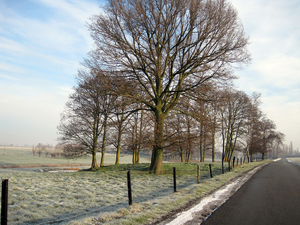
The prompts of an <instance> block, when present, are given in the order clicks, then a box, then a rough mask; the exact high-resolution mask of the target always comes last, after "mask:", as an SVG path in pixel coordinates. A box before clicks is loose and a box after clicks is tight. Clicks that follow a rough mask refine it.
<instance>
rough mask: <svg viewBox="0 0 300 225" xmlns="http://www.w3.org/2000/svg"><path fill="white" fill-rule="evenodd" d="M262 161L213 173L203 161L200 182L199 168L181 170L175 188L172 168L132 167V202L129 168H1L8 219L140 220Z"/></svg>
mask: <svg viewBox="0 0 300 225" xmlns="http://www.w3.org/2000/svg"><path fill="white" fill-rule="evenodd" d="M262 163H265V162H254V163H251V164H244V165H243V166H239V167H238V168H236V169H235V170H234V171H233V172H230V173H226V174H224V175H218V176H214V178H212V179H210V178H209V174H208V170H207V168H208V167H207V165H205V164H201V170H202V174H201V184H197V175H196V173H187V174H179V175H178V176H177V189H178V192H176V193H174V192H173V177H172V174H171V173H168V174H165V175H159V176H154V175H150V174H148V173H147V172H133V173H132V175H131V178H132V181H131V183H132V190H133V202H134V204H133V205H132V206H128V197H127V196H128V192H127V177H126V171H100V172H99V171H98V172H74V173H49V172H40V170H39V169H35V170H31V171H27V172H26V171H20V170H14V169H1V170H0V176H1V178H2V179H9V211H8V223H9V224H24V223H25V224H48V223H50V222H54V223H55V224H103V223H105V224H141V223H147V222H150V221H154V220H156V219H157V218H159V217H160V216H162V215H163V214H166V213H168V212H169V211H171V210H173V209H176V208H179V207H180V206H182V205H184V204H185V203H186V202H187V201H189V200H191V199H193V198H196V197H200V196H202V195H205V193H208V192H210V191H211V190H213V189H215V188H217V187H219V186H221V185H222V184H224V183H226V182H227V181H228V180H230V179H232V178H233V177H235V176H237V175H239V174H240V173H241V172H243V171H246V170H249V169H250V168H252V167H254V166H257V165H259V164H262ZM206 164H207V163H206ZM195 165H196V164H194V165H193V166H195ZM187 166H188V165H187ZM194 168H196V166H195V167H194ZM195 171H196V169H195ZM203 171H205V172H203Z"/></svg>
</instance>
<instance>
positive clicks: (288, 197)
mask: <svg viewBox="0 0 300 225" xmlns="http://www.w3.org/2000/svg"><path fill="white" fill-rule="evenodd" d="M186 224H199V223H196V220H195V221H189V222H187V223H186ZM201 224H202V225H219V224H230V225H235V224H239V225H240V224H243V225H248V224H251V225H252V224H264V225H268V224H270V225H276V224H280V225H281V224H288V225H293V224H300V166H297V165H294V164H292V163H289V162H287V160H286V159H282V160H279V161H277V162H273V163H270V164H268V165H266V166H265V167H263V168H262V169H261V170H260V171H258V172H257V173H256V174H254V175H253V176H252V177H251V178H250V179H249V180H248V181H247V182H246V183H245V184H244V185H243V186H242V187H241V188H240V189H239V190H238V191H237V192H236V193H235V194H234V195H232V196H231V197H230V199H229V200H228V201H226V202H225V203H224V204H223V205H222V206H221V207H219V208H218V209H217V210H216V211H215V212H213V213H212V215H211V216H209V217H208V219H207V220H206V221H205V222H203V223H201Z"/></svg>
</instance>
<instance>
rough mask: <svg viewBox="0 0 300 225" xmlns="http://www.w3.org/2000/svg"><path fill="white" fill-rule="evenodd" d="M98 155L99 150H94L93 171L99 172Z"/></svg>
mask: <svg viewBox="0 0 300 225" xmlns="http://www.w3.org/2000/svg"><path fill="white" fill-rule="evenodd" d="M96 154H97V149H93V151H92V165H91V170H97V169H98V168H99V166H98V164H97V158H96Z"/></svg>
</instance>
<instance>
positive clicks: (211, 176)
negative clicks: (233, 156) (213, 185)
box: [209, 164, 213, 178]
mask: <svg viewBox="0 0 300 225" xmlns="http://www.w3.org/2000/svg"><path fill="white" fill-rule="evenodd" d="M209 172H210V178H213V175H212V171H211V164H209Z"/></svg>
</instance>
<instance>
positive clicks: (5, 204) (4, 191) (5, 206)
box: [1, 179, 8, 225]
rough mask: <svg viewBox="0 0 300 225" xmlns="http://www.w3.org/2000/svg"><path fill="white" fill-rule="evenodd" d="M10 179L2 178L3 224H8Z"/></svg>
mask: <svg viewBox="0 0 300 225" xmlns="http://www.w3.org/2000/svg"><path fill="white" fill-rule="evenodd" d="M7 210H8V179H3V180H2V198H1V225H7Z"/></svg>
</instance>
